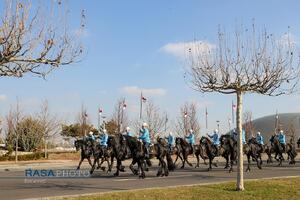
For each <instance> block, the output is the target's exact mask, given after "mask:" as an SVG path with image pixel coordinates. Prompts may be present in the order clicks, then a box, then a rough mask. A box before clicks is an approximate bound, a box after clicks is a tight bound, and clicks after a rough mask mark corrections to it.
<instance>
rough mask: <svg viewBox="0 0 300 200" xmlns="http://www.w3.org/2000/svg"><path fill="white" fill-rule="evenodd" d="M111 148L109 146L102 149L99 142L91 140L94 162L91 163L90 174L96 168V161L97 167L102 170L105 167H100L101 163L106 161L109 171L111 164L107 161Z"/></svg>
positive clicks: (109, 170)
mask: <svg viewBox="0 0 300 200" xmlns="http://www.w3.org/2000/svg"><path fill="white" fill-rule="evenodd" d="M109 137H110V136H109ZM111 154H112V150H111V148H110V147H107V148H105V149H103V148H102V147H101V146H100V143H99V142H96V141H95V142H93V155H94V163H93V165H92V169H91V170H90V174H92V173H93V172H94V170H95V168H96V163H98V167H97V169H99V168H101V169H102V171H105V167H101V165H102V164H103V163H104V162H105V161H106V162H107V166H108V170H107V173H108V172H111V167H112V166H111V164H110V162H109V159H110V157H111ZM100 159H101V163H99V160H100Z"/></svg>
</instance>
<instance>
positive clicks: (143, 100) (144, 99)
mask: <svg viewBox="0 0 300 200" xmlns="http://www.w3.org/2000/svg"><path fill="white" fill-rule="evenodd" d="M141 98H142V102H143V103H145V102H146V101H147V99H146V97H144V96H143V95H142V97H141Z"/></svg>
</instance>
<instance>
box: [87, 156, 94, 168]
mask: <svg viewBox="0 0 300 200" xmlns="http://www.w3.org/2000/svg"><path fill="white" fill-rule="evenodd" d="M87 160H88V161H89V164H90V165H91V167H92V166H93V164H92V161H91V157H87Z"/></svg>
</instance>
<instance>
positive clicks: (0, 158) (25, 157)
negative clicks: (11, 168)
mask: <svg viewBox="0 0 300 200" xmlns="http://www.w3.org/2000/svg"><path fill="white" fill-rule="evenodd" d="M43 157H44V153H43V152H35V153H32V154H25V155H18V160H19V161H27V160H38V159H41V158H43ZM13 160H15V156H8V155H4V156H0V161H13Z"/></svg>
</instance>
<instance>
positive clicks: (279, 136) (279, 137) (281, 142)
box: [278, 134, 285, 144]
mask: <svg viewBox="0 0 300 200" xmlns="http://www.w3.org/2000/svg"><path fill="white" fill-rule="evenodd" d="M278 139H279V142H280V144H285V135H284V134H279V135H278Z"/></svg>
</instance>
